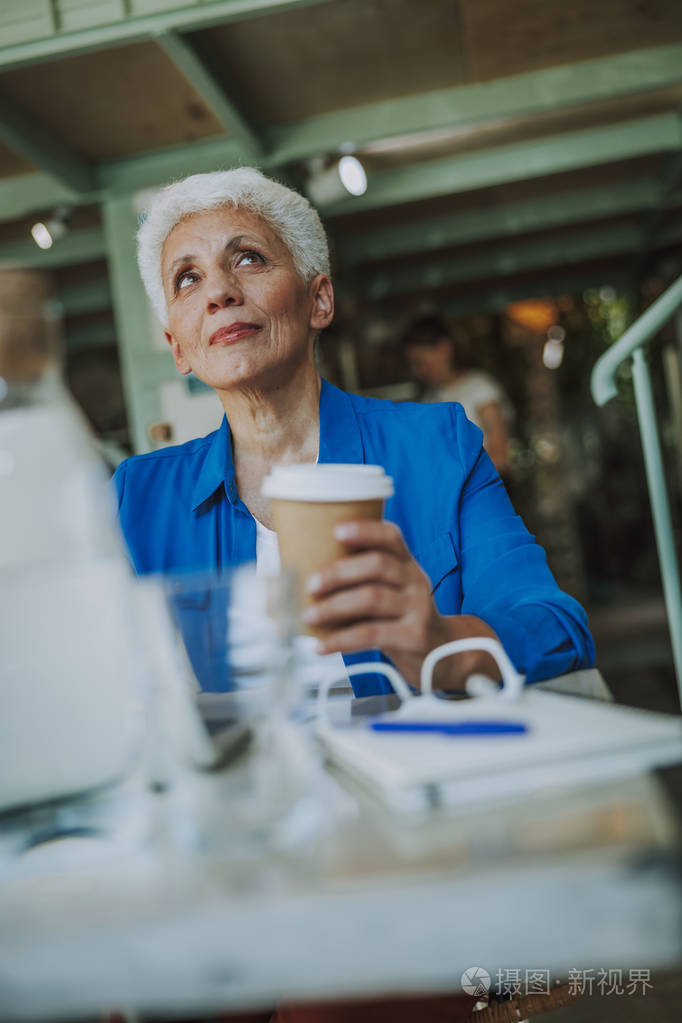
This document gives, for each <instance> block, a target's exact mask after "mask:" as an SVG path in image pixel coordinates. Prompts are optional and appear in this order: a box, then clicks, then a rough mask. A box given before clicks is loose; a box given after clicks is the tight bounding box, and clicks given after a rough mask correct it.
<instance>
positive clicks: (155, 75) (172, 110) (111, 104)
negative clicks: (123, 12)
mask: <svg viewBox="0 0 682 1023" xmlns="http://www.w3.org/2000/svg"><path fill="white" fill-rule="evenodd" d="M0 90H1V91H2V92H3V94H4V95H5V96H7V97H8V98H9V99H11V100H14V101H15V102H16V103H17V104H18V106H19V107H20V108H21V109H23V110H25V111H27V112H28V113H29V114H32V115H33V116H34V117H35V118H37V119H38V120H39V121H40V122H42V123H44V124H45V125H46V126H47V127H48V128H49V129H50V130H51V131H52V132H53V133H54V134H56V135H57V136H58V137H59V138H61V139H63V140H64V141H65V142H66V143H68V144H69V145H70V146H71V147H72V148H73V149H75V150H76V152H78V153H79V154H81V155H82V156H84V157H86V158H88V159H112V158H116V157H122V156H128V155H130V154H134V153H137V152H143V151H146V150H151V149H157V148H161V147H166V146H172V145H179V144H182V143H187V142H193V141H195V140H197V139H204V138H207V137H210V136H213V135H221V134H224V131H223V129H222V126H221V124H220V122H219V121H218V120H217V118H216V117H215V115H214V114H213V113H212V112H211V111H210V110H209V109H208V108H207V107H206V105H205V104H204V103H203V102H202V100H201V99H200V98H199V97H198V96H197V94H196V93H195V92H194V90H193V89H192V88H191V86H190V85H189V84H188V83H187V81H186V80H185V79H184V78H183V77H182V75H181V74H180V73H179V72H178V71H176V70H175V68H174V67H173V65H172V64H171V62H170V61H169V60H168V58H167V57H166V56H165V55H164V54H163V53H162V52H161V50H160V49H159V48H158V47H157V46H156V45H154V43H140V44H136V45H133V46H120V47H116V48H113V49H108V50H102V51H99V52H97V53H87V54H83V55H81V56H79V57H71V58H69V59H68V60H60V61H54V62H53V63H49V64H41V65H39V66H37V67H28V68H20V69H18V70H15V71H7V72H5V73H4V74H2V75H0Z"/></svg>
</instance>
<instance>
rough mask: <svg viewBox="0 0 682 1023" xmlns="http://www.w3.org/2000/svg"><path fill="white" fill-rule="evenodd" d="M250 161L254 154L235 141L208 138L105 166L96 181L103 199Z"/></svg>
mask: <svg viewBox="0 0 682 1023" xmlns="http://www.w3.org/2000/svg"><path fill="white" fill-rule="evenodd" d="M249 158H253V154H250V153H249V152H248V151H247V150H245V149H244V147H243V146H242V145H241V143H239V142H238V141H236V140H232V139H208V140H207V141H205V142H193V143H192V144H191V145H189V146H177V147H173V148H172V149H161V150H155V151H154V152H150V153H142V154H140V155H139V156H132V157H126V158H125V159H123V160H111V161H108V162H107V163H102V164H100V166H99V167H98V172H97V180H98V184H99V190H100V193H101V197H102V198H103V199H104V198H107V197H111V196H118V195H121V196H122V195H127V194H130V193H131V192H137V191H139V190H140V189H143V188H154V187H155V186H160V185H162V184H166V182H168V181H171V180H175V179H177V178H183V177H185V176H186V175H188V174H201V173H203V172H206V171H214V170H220V169H223V168H228V167H235V166H239V164H243V163H244V161H245V160H248V159H249Z"/></svg>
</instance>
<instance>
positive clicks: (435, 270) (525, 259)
mask: <svg viewBox="0 0 682 1023" xmlns="http://www.w3.org/2000/svg"><path fill="white" fill-rule="evenodd" d="M641 239H642V231H641V228H640V227H638V226H637V225H635V224H620V225H618V226H614V227H611V228H609V229H608V230H604V229H600V230H591V231H586V232H585V233H583V234H580V235H578V236H576V237H568V238H567V237H558V238H555V237H552V238H549V239H546V238H543V239H541V240H539V241H532V242H526V243H525V244H519V243H514V244H513V245H506V246H505V245H501V246H499V247H495V248H490V249H488V250H486V251H484V252H477V253H468V254H467V255H466V256H462V255H460V256H454V257H450V258H449V259H434V260H433V261H432V262H430V263H428V262H427V264H426V266H422V265H420V266H418V267H415V266H414V265H412V264H410V265H409V266H406V267H405V266H401V267H396V268H393V269H390V270H385V271H383V272H381V273H377V274H376V275H374V276H373V277H372V278H370V281H369V283H368V286H367V288H366V296H367V297H368V298H369V299H374V300H380V299H382V298H385V297H388V296H389V295H394V294H396V293H400V294H401V295H404V294H406V293H412V292H417V291H422V290H424V289H432V288H442V287H447V286H448V285H455V284H464V283H465V282H469V281H471V282H475V281H478V280H484V279H487V278H491V277H501V276H509V275H511V274H518V273H524V272H526V271H529V270H535V269H543V270H544V269H547V268H548V267H550V266H564V265H569V264H576V263H583V262H587V261H588V260H591V259H600V258H603V257H605V256H610V255H616V254H622V253H624V252H635V251H637V249H638V247H639V245H640V243H641Z"/></svg>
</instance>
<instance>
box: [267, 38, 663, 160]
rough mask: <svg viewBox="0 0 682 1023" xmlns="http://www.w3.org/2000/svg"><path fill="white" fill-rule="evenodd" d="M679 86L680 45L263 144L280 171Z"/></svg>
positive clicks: (338, 120)
mask: <svg viewBox="0 0 682 1023" xmlns="http://www.w3.org/2000/svg"><path fill="white" fill-rule="evenodd" d="M680 83H682V45H681V44H679V43H678V44H675V45H673V46H658V47H655V48H652V49H646V50H635V51H634V52H630V53H623V54H618V55H617V56H614V57H599V58H598V59H595V60H585V61H578V62H576V63H574V64H566V65H563V66H561V67H553V68H547V69H545V70H543V71H531V72H527V73H525V74H522V75H510V76H508V77H505V78H499V79H495V80H493V81H491V82H483V83H480V84H477V85H460V86H454V87H452V88H449V89H438V90H433V91H431V92H424V93H419V94H417V95H413V96H406V97H404V98H403V99H394V100H385V101H382V102H378V103H369V104H367V105H365V106H359V107H353V108H350V109H347V110H339V111H335V112H331V113H327V114H319V115H317V116H315V117H309V118H305V119H304V120H300V121H297V122H294V123H293V124H287V125H278V126H276V127H275V126H273V127H271V128H269V129H268V130H267V132H266V133H265V134H264V137H265V140H266V143H267V145H268V149H269V152H270V158H271V160H272V162H273V163H275V164H279V163H286V162H288V161H292V160H300V159H303V158H306V157H310V156H316V155H319V154H324V153H332V152H335V151H336V150H337V149H338V146H339V144H340V143H342V142H351V143H353V144H354V145H355V146H358V147H361V146H363V145H366V144H368V143H371V142H375V141H377V140H378V139H386V138H392V137H400V136H403V135H410V134H422V133H425V132H429V131H438V130H442V129H462V130H464V129H466V128H467V127H468V126H471V125H478V124H484V123H486V122H490V121H500V122H504V121H506V120H509V119H520V118H529V117H532V116H534V115H537V114H543V113H548V112H552V111H558V110H561V109H566V108H567V107H571V106H583V105H585V104H587V103H596V102H600V101H604V100H609V99H619V98H625V97H627V96H630V95H634V94H639V93H643V92H645V91H647V90H651V89H661V88H666V87H669V86H672V85H679V84H680Z"/></svg>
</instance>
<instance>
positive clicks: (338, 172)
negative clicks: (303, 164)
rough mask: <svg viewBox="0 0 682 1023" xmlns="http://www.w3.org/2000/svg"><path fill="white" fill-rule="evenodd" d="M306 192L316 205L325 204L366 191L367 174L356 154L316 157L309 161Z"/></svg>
mask: <svg viewBox="0 0 682 1023" xmlns="http://www.w3.org/2000/svg"><path fill="white" fill-rule="evenodd" d="M309 169H310V170H309V176H308V180H307V182H306V186H305V189H306V192H307V194H308V198H309V199H311V200H312V201H313V202H314V203H315V205H316V206H326V205H329V204H330V203H333V202H337V201H338V200H339V199H343V198H344V197H347V196H348V194H349V193H350V194H351V195H363V194H364V192H366V191H367V175H366V174H365V168H364V167H363V166H362V164H361V163H360V161H359V160H358V158H357V157H356V156H350V155H348V154H346V155H344V156H342V157H341V158H338V157H334V158H333V159H332V160H331V162H330V161H329V160H328V159H323V158H316V159H314V160H311V161H310V164H309Z"/></svg>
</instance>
